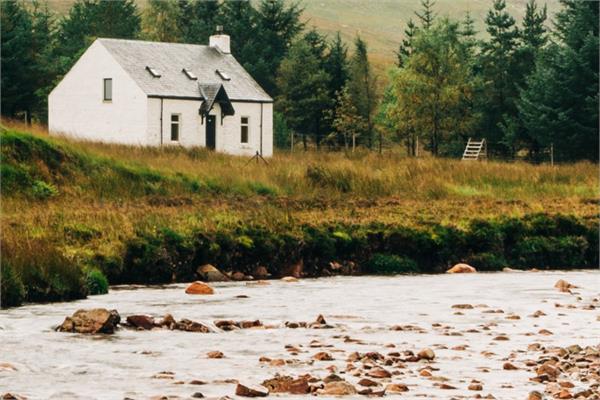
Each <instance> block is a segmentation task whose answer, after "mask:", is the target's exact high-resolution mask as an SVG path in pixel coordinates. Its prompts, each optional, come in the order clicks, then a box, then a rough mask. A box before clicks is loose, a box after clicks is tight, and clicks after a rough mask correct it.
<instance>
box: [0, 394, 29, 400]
mask: <svg viewBox="0 0 600 400" xmlns="http://www.w3.org/2000/svg"><path fill="white" fill-rule="evenodd" d="M0 399H2V400H27V397H25V396H21V395H18V394H14V393H4V394H3V395H2V396H0Z"/></svg>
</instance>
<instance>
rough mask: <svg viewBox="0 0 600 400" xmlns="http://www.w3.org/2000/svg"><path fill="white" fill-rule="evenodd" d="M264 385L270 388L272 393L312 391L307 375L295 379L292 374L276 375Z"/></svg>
mask: <svg viewBox="0 0 600 400" xmlns="http://www.w3.org/2000/svg"><path fill="white" fill-rule="evenodd" d="M262 385H263V386H264V387H266V388H267V389H269V392H270V393H290V394H308V393H310V386H309V385H308V378H307V377H300V378H297V379H294V378H292V377H291V376H281V375H275V377H274V378H272V379H267V380H266V381H264V382H263V383H262Z"/></svg>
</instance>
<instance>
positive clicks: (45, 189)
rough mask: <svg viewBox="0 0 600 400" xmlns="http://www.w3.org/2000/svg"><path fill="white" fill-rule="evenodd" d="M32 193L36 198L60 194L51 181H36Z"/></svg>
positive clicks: (43, 198) (42, 198)
mask: <svg viewBox="0 0 600 400" xmlns="http://www.w3.org/2000/svg"><path fill="white" fill-rule="evenodd" d="M31 193H32V194H33V197H35V198H36V199H40V200H45V199H48V198H50V197H54V196H56V195H57V194H58V189H56V186H54V185H53V184H51V183H46V182H44V181H34V182H33V186H32V187H31Z"/></svg>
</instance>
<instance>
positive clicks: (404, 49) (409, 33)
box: [396, 18, 417, 67]
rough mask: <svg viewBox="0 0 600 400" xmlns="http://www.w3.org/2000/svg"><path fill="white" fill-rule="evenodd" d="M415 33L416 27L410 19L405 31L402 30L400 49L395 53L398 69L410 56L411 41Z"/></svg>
mask: <svg viewBox="0 0 600 400" xmlns="http://www.w3.org/2000/svg"><path fill="white" fill-rule="evenodd" d="M416 33H417V27H416V25H415V23H414V22H413V20H412V18H411V19H409V20H408V23H407V24H406V29H404V38H403V39H402V43H400V47H399V48H398V52H397V53H396V57H397V62H396V65H397V66H398V67H402V66H403V65H404V63H405V62H406V59H407V58H408V57H409V56H410V53H411V52H412V40H413V38H414V36H415V35H416Z"/></svg>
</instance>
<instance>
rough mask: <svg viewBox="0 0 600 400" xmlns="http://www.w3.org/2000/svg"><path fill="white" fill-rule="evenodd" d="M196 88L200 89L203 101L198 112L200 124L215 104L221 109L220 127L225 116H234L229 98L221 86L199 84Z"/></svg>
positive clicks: (216, 84)
mask: <svg viewBox="0 0 600 400" xmlns="http://www.w3.org/2000/svg"><path fill="white" fill-rule="evenodd" d="M198 87H199V88H200V94H201V95H202V98H203V99H204V100H203V101H202V105H201V106H200V110H199V112H200V115H201V116H202V122H204V117H205V116H207V115H208V113H210V110H212V109H213V106H214V105H215V103H218V104H219V106H220V108H221V125H222V124H223V118H225V116H227V115H234V114H235V110H234V109H233V105H232V104H231V101H230V100H229V96H228V95H227V92H226V91H225V88H224V87H223V85H222V84H220V83H209V84H202V83H199V84H198Z"/></svg>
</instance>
